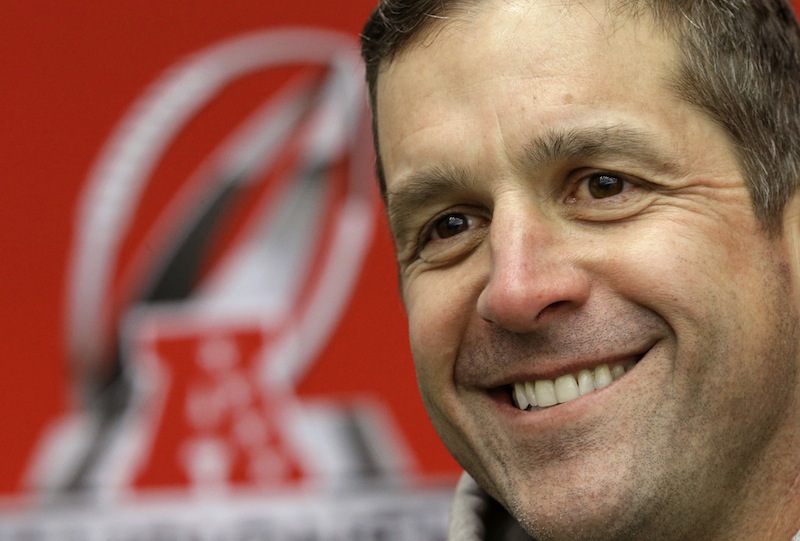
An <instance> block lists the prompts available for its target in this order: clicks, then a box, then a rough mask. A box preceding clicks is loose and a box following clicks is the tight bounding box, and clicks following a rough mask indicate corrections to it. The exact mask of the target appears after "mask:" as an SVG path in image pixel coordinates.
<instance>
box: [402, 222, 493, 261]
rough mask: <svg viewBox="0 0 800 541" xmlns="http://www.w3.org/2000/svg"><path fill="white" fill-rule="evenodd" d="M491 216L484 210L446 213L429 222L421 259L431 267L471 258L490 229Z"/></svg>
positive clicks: (423, 235)
mask: <svg viewBox="0 0 800 541" xmlns="http://www.w3.org/2000/svg"><path fill="white" fill-rule="evenodd" d="M490 221H491V220H490V219H489V217H488V216H487V215H486V214H485V213H482V212H480V211H477V210H476V211H475V212H474V213H472V212H468V213H464V212H446V213H443V214H440V215H439V216H438V217H436V218H434V219H433V220H432V221H431V222H429V223H428V226H427V227H426V228H425V230H423V232H422V235H421V237H420V242H419V245H418V247H417V256H418V257H419V259H420V260H422V261H425V262H426V263H428V264H448V263H453V262H455V261H458V260H459V259H460V258H462V257H464V256H466V255H468V254H469V253H470V252H471V251H472V250H473V249H474V248H475V247H476V246H478V245H479V244H480V243H481V242H482V241H483V239H484V238H485V237H486V234H487V232H488V230H489V223H490Z"/></svg>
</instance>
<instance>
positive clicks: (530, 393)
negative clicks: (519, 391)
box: [525, 381, 539, 406]
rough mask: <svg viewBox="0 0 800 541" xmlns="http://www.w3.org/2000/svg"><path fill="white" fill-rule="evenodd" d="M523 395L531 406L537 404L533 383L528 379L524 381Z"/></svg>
mask: <svg viewBox="0 0 800 541" xmlns="http://www.w3.org/2000/svg"><path fill="white" fill-rule="evenodd" d="M525 397H526V398H527V399H528V403H529V404H530V405H531V406H538V405H539V402H538V401H537V400H536V392H535V389H534V388H533V383H532V382H530V381H526V382H525Z"/></svg>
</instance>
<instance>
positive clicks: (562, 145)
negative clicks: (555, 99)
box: [523, 125, 679, 175]
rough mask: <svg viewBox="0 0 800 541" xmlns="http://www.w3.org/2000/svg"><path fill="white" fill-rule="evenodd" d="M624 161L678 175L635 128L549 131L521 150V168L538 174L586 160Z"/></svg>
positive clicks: (648, 137) (650, 142) (660, 153)
mask: <svg viewBox="0 0 800 541" xmlns="http://www.w3.org/2000/svg"><path fill="white" fill-rule="evenodd" d="M615 158H616V159H624V160H626V161H630V162H634V163H640V164H643V165H645V166H647V167H649V168H650V169H652V170H654V171H656V172H659V173H663V174H671V175H674V174H677V173H678V171H679V167H678V165H677V164H676V163H674V162H672V161H671V160H669V159H668V158H667V157H666V156H665V155H664V154H663V152H662V151H660V150H659V148H658V145H657V144H656V143H655V141H653V136H652V135H651V134H649V133H647V132H644V131H641V130H637V129H634V128H630V127H626V126H622V125H611V126H589V127H577V128H569V129H566V128H565V129H558V128H556V129H551V130H548V131H547V132H546V133H544V134H542V135H540V136H538V137H536V138H535V139H533V140H532V141H530V142H529V143H527V144H526V145H525V146H524V149H523V166H524V167H525V168H527V169H530V170H541V169H545V168H547V167H548V166H552V165H553V164H558V163H573V162H576V161H581V160H587V159H615Z"/></svg>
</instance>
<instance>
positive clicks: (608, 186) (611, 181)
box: [587, 173, 625, 199]
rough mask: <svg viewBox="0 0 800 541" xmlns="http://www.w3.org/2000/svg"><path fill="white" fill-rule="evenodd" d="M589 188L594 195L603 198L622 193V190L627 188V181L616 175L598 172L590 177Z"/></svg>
mask: <svg viewBox="0 0 800 541" xmlns="http://www.w3.org/2000/svg"><path fill="white" fill-rule="evenodd" d="M587 188H588V189H589V194H590V195H591V196H592V197H594V198H595V199H603V198H605V197H611V196H614V195H618V194H620V193H622V190H623V189H625V181H624V180H622V179H621V178H619V177H618V176H615V175H611V174H608V173H597V174H594V175H592V176H590V177H589V179H588V181H587Z"/></svg>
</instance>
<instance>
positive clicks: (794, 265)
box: [782, 191, 800, 295]
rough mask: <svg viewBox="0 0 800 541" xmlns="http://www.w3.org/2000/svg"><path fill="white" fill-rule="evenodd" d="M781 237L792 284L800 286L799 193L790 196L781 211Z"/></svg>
mask: <svg viewBox="0 0 800 541" xmlns="http://www.w3.org/2000/svg"><path fill="white" fill-rule="evenodd" d="M782 237H783V241H784V243H785V246H786V250H787V253H788V264H789V266H790V271H791V278H792V282H793V284H795V286H800V191H798V192H796V193H795V194H794V195H793V196H792V198H791V199H790V200H789V202H788V203H787V204H786V207H785V208H784V209H783V234H782ZM798 295H800V293H798Z"/></svg>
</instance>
